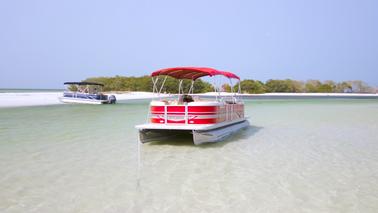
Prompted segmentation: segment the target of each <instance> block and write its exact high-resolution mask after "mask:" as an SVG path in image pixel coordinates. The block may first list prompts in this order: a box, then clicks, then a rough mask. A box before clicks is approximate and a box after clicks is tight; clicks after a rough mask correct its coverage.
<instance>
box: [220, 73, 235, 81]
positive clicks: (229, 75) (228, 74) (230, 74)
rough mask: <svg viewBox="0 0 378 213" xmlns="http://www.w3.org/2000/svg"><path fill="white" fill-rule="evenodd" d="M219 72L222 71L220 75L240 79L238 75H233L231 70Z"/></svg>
mask: <svg viewBox="0 0 378 213" xmlns="http://www.w3.org/2000/svg"><path fill="white" fill-rule="evenodd" d="M220 72H221V73H222V75H224V76H226V77H227V78H235V79H238V80H240V78H239V76H237V75H235V74H234V73H232V72H227V71H220Z"/></svg>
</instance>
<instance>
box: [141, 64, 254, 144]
mask: <svg viewBox="0 0 378 213" xmlns="http://www.w3.org/2000/svg"><path fill="white" fill-rule="evenodd" d="M216 75H222V76H224V77H227V78H229V80H230V82H231V83H232V80H231V79H237V80H238V83H239V89H238V93H240V78H239V77H238V76H237V75H235V74H233V73H230V72H224V71H219V70H215V69H212V68H203V67H175V68H167V69H161V70H158V71H156V72H153V73H152V75H151V76H152V81H153V85H154V86H153V92H154V93H155V92H156V93H158V94H160V92H161V91H162V88H163V87H164V82H165V80H166V78H167V76H170V77H173V78H176V79H179V94H178V98H177V99H175V100H169V99H167V100H164V99H162V98H161V99H160V100H152V101H151V103H150V112H149V116H148V123H146V124H142V125H137V126H136V128H137V129H138V130H139V139H140V141H141V142H142V143H146V142H151V141H161V140H166V139H169V138H173V137H175V136H177V135H178V134H180V133H183V132H184V133H190V134H192V135H193V142H194V144H196V145H198V144H202V143H208V142H218V141H221V140H222V139H224V138H225V137H227V136H229V135H230V134H232V133H234V132H236V131H238V130H240V129H242V128H245V127H247V126H249V122H248V121H247V120H246V118H245V117H244V103H243V101H242V100H241V99H239V97H238V96H237V95H236V94H234V95H233V96H231V97H220V96H219V95H218V96H216V97H215V100H200V99H199V98H198V97H197V98H196V97H195V98H193V97H192V96H193V94H192V93H193V89H194V88H193V85H194V81H195V80H196V79H198V78H200V77H203V76H210V77H211V76H216ZM159 76H165V78H164V80H163V82H162V83H161V87H160V88H158V81H159ZM183 79H190V80H192V84H191V87H190V89H189V92H188V94H187V95H185V94H184V91H183V86H182V82H183ZM231 88H232V86H231ZM215 91H216V92H219V88H216V86H215ZM217 94H218V93H217Z"/></svg>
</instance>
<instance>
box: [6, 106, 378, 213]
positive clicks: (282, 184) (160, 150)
mask: <svg viewBox="0 0 378 213" xmlns="http://www.w3.org/2000/svg"><path fill="white" fill-rule="evenodd" d="M147 106H148V102H136V103H127V104H116V105H102V106H90V105H59V106H41V107H19V108H4V109H0V189H1V190H0V212H377V211H378V101H377V100H347V99H340V100H332V99H327V100H316V99H314V100H254V101H247V102H246V114H248V115H250V116H251V117H250V119H249V120H250V122H251V127H250V128H248V129H246V130H244V131H242V132H240V134H237V135H235V136H232V137H230V138H229V139H227V140H226V141H225V142H223V143H218V144H209V145H203V146H194V145H192V143H190V141H188V140H187V139H185V138H184V139H177V140H175V141H162V142H158V143H151V144H144V145H142V146H141V147H140V152H138V146H137V131H136V130H135V129H134V125H136V124H140V123H143V122H145V120H146V115H147ZM138 153H140V154H138ZM138 156H139V159H140V160H139V161H138Z"/></svg>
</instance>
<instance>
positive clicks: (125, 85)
mask: <svg viewBox="0 0 378 213" xmlns="http://www.w3.org/2000/svg"><path fill="white" fill-rule="evenodd" d="M85 81H90V82H97V83H102V84H104V91H145V92H152V81H151V77H150V76H141V77H133V76H132V77H127V76H118V75H117V76H114V77H91V78H87V79H85ZM162 81H163V79H160V81H159V82H158V85H161V83H162ZM178 83H179V81H178V80H177V79H174V78H171V77H167V80H166V82H165V84H164V85H165V86H164V87H163V90H162V92H164V93H178ZM240 83H241V91H242V93H250V94H260V93H273V92H275V93H288V92H290V93H375V92H376V91H375V89H374V88H373V87H370V86H369V85H367V84H366V83H365V82H363V81H358V80H354V81H342V82H334V81H319V80H308V81H297V80H291V79H285V80H276V79H270V80H268V81H266V82H262V81H259V80H252V79H246V80H243V81H241V82H240ZM190 84H191V81H190V80H184V82H183V87H184V90H185V91H188V90H189V87H190ZM194 88H195V90H194V93H204V92H212V91H213V86H212V85H211V84H210V83H208V82H206V81H203V80H201V79H198V80H196V81H195V84H194ZM233 89H234V91H237V90H238V85H234V88H233ZM222 90H223V91H225V92H230V91H231V86H230V85H229V84H223V85H222Z"/></svg>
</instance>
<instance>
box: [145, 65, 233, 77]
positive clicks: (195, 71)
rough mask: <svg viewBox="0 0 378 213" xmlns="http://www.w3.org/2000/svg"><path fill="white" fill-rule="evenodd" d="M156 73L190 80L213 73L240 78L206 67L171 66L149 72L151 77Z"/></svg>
mask: <svg viewBox="0 0 378 213" xmlns="http://www.w3.org/2000/svg"><path fill="white" fill-rule="evenodd" d="M158 75H168V76H171V77H173V78H177V79H192V80H196V79H197V78H200V77H203V76H214V75H224V76H226V77H227V78H236V79H240V78H239V77H238V76H237V75H235V74H233V73H230V72H225V71H219V70H216V69H213V68H207V67H173V68H165V69H161V70H157V71H155V72H153V73H152V74H151V76H152V77H155V76H158Z"/></svg>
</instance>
